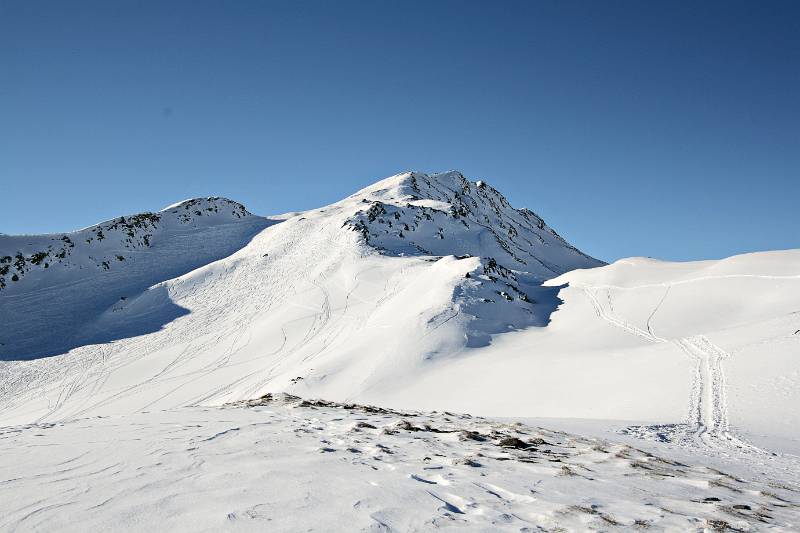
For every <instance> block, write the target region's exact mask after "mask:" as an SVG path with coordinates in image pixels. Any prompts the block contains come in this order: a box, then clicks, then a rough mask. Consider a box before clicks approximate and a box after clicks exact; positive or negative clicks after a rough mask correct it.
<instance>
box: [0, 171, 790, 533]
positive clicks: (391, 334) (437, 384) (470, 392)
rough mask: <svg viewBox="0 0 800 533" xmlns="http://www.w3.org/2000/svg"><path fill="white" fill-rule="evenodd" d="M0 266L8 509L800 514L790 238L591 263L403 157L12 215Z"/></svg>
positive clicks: (644, 523) (16, 525) (25, 515)
mask: <svg viewBox="0 0 800 533" xmlns="http://www.w3.org/2000/svg"><path fill="white" fill-rule="evenodd" d="M0 268H2V270H0V275H1V276H0V280H1V281H2V282H1V283H0V425H2V426H3V427H2V428H0V451H1V452H2V454H3V455H2V456H3V458H4V459H3V460H2V461H0V492H2V495H1V496H0V511H2V512H1V513H0V516H2V520H3V521H1V522H0V524H2V525H0V527H3V528H5V529H8V530H15V529H19V530H30V529H40V530H44V529H47V530H50V529H73V530H86V529H92V530H103V529H117V528H124V529H134V530H144V529H150V530H152V529H153V528H159V529H161V528H163V529H184V530H192V531H195V530H219V529H228V528H230V529H236V528H246V529H257V530H264V529H268V530H280V531H296V530H299V529H316V530H330V529H331V528H333V529H340V530H344V531H352V530H360V529H375V530H398V531H406V530H415V529H416V530H428V529H434V528H438V527H464V528H467V529H470V530H482V531H494V530H499V529H509V530H515V531H520V530H526V529H525V528H528V529H527V530H530V531H536V530H546V531H551V530H559V528H563V529H567V530H585V529H600V530H607V529H611V528H637V527H650V528H651V529H653V530H665V529H666V530H676V529H677V530H702V529H703V528H708V529H710V530H714V529H717V530H724V529H725V528H726V527H730V528H731V529H732V530H739V531H754V530H758V529H761V528H766V527H770V528H773V529H774V530H785V531H792V530H796V529H798V528H800V518H798V513H799V511H798V507H797V505H798V503H799V502H800V479H798V477H800V476H799V475H798V472H800V465H799V464H798V459H797V458H798V456H800V429H799V428H800V414H798V413H800V392H798V391H799V390H800V387H799V385H800V383H799V382H800V250H787V251H779V252H764V253H755V254H746V255H741V256H736V257H732V258H728V259H724V260H719V261H701V262H689V263H668V262H662V261H657V260H653V259H646V258H630V259H623V260H620V261H617V262H615V263H613V264H611V265H605V264H604V263H602V262H601V261H598V260H596V259H594V258H592V257H589V256H587V255H585V254H583V253H582V252H580V251H579V250H577V249H576V248H574V247H573V246H571V245H570V244H569V243H567V242H566V241H565V240H564V239H563V238H561V237H560V236H559V235H558V234H557V233H556V232H555V231H554V230H553V229H552V228H550V227H549V226H548V225H547V224H546V223H545V222H544V221H543V220H542V219H541V218H540V217H538V216H537V215H536V214H534V213H533V212H532V211H529V210H527V209H514V208H513V207H512V206H511V205H510V204H509V202H508V201H507V200H506V199H505V198H504V197H503V196H502V194H500V193H499V192H498V191H496V190H495V189H493V188H492V187H491V186H490V185H488V184H486V183H484V182H470V181H468V180H467V179H466V178H464V177H463V176H462V175H461V174H460V173H457V172H448V173H444V174H434V175H427V174H422V173H403V174H399V175H397V176H392V177H390V178H387V179H385V180H383V181H380V182H378V183H376V184H374V185H372V186H370V187H367V188H365V189H363V190H361V191H358V192H357V193H355V194H353V195H352V196H350V197H348V198H346V199H344V200H342V201H341V202H337V203H335V204H332V205H329V206H326V207H323V208H320V209H316V210H311V211H307V212H302V213H290V214H286V215H282V216H276V217H270V218H263V217H259V216H255V215H252V214H251V213H249V212H247V210H246V209H245V208H244V207H243V206H242V205H241V204H238V203H236V202H232V201H230V200H226V199H222V198H208V199H196V200H187V201H184V202H180V203H178V204H175V205H172V206H170V207H168V208H166V209H164V210H162V211H160V212H158V213H144V214H140V215H133V216H127V217H120V218H119V219H115V220H112V221H109V222H105V223H102V224H99V225H97V226H92V227H90V228H86V229H84V230H80V231H78V232H72V233H66V234H55V235H39V236H7V235H0ZM279 392H287V393H291V394H293V395H297V396H300V397H303V398H323V399H325V400H326V401H338V402H350V403H353V404H354V405H346V406H343V405H338V404H328V403H325V402H316V403H313V402H312V403H309V402H305V403H304V404H301V402H300V400H294V399H291V398H288V399H287V398H284V397H276V396H267V399H265V400H258V401H254V400H253V399H256V398H260V397H262V396H263V395H265V394H268V393H273V394H274V393H279ZM248 401H250V403H247V402H248ZM237 402H238V403H237ZM355 404H358V405H355ZM363 404H374V405H380V406H383V407H391V408H394V409H399V410H402V411H393V410H381V409H372V410H369V409H365V408H364V407H361V405H363ZM407 410H415V411H414V412H413V413H412V412H409V411H407ZM434 411H436V412H434ZM443 411H450V412H457V413H470V415H472V416H468V415H452V414H442V412H443ZM476 416H485V417H487V418H486V419H480V418H473V417H476ZM403 421H406V423H403ZM359 422H363V423H366V424H369V425H372V426H375V428H368V427H360V428H357V427H355V426H356V425H357V424H358V423H359ZM515 422H522V423H523V424H525V425H519V426H515V425H513V424H514V423H515ZM398 424H400V426H402V427H401V428H400V429H392V428H396V427H399V426H398ZM425 424H428V425H429V426H430V428H435V429H433V430H432V429H425ZM408 426H412V427H416V428H417V429H420V431H417V430H414V429H408ZM536 426H542V427H545V428H557V429H558V430H559V431H555V430H548V429H537V427H536ZM403 428H405V429H403ZM436 428H438V429H436ZM441 431H446V432H444V433H443V432H441ZM564 431H565V432H567V433H563V432H564ZM469 432H477V433H478V434H479V435H480V436H481V439H482V440H481V439H478V440H475V439H470V438H467V435H469V434H470V433H469ZM575 434H580V435H582V436H576V435H575ZM459 436H460V437H461V438H459ZM511 437H514V438H518V439H521V440H523V441H524V442H526V443H528V444H530V443H529V442H528V441H529V440H530V439H537V438H539V439H543V440H544V441H546V442H547V443H548V444H541V443H540V444H536V445H535V446H532V447H530V446H527V444H526V446H523V447H520V446H521V445H519V443H517V445H516V447H513V446H512V447H511V448H508V447H503V446H500V445H499V443H500V441H502V440H503V439H507V438H511ZM204 439H205V440H204ZM534 448H535V449H534ZM545 450H547V451H545ZM479 454H481V455H479ZM426 458H427V459H426ZM470 462H475V463H476V464H479V465H480V466H475V465H471V464H470ZM656 481H658V483H655V482H656ZM198 504H199V505H198ZM331 524H334V525H333V526H331ZM537 528H538V529H537Z"/></svg>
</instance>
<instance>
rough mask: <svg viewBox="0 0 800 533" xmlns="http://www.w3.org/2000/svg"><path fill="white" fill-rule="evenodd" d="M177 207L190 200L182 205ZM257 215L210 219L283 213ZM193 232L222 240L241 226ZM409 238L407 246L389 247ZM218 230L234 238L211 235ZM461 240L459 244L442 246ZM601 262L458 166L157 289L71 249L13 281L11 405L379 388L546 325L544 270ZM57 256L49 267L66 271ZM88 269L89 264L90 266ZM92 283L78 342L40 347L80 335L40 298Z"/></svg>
mask: <svg viewBox="0 0 800 533" xmlns="http://www.w3.org/2000/svg"><path fill="white" fill-rule="evenodd" d="M447 200H449V201H450V203H448V202H447ZM451 208H452V209H451ZM173 210H177V211H179V213H178V215H179V214H180V209H176V208H170V209H168V210H167V213H169V214H171V215H173V213H172V211H173ZM176 216H177V215H176ZM164 218H166V216H165V217H164ZM251 218H254V217H249V216H246V217H243V218H242V219H238V218H237V220H235V221H230V222H231V223H230V224H222V225H220V226H216V225H210V226H209V228H211V230H214V231H229V230H230V229H231V228H232V229H235V230H236V231H240V228H244V229H246V230H247V232H245V235H246V237H248V238H249V237H250V235H251V233H250V232H251V231H252V228H253V225H255V226H256V227H258V226H261V227H263V226H267V225H268V224H269V223H270V221H268V220H264V219H254V220H253V222H252V223H250V222H247V223H244V222H242V220H250V219H251ZM220 227H222V228H223V229H222V230H220V229H219V228H220ZM406 228H408V229H406ZM90 231H92V230H90ZM501 232H502V233H501ZM106 233H108V230H106ZM165 234H167V235H168V234H169V232H167V231H166V230H165ZM193 234H195V235H196V236H197V239H198V241H202V242H203V243H206V245H207V246H208V247H209V248H211V249H213V251H214V253H215V254H218V255H222V253H223V252H224V251H227V250H229V248H228V245H229V244H230V243H231V242H232V241H234V240H235V239H230V238H229V237H228V236H227V234H226V237H225V239H220V240H218V241H217V240H211V239H209V238H208V236H207V235H203V234H201V232H195V233H193ZM401 234H402V236H401ZM12 239H14V238H12ZM16 239H19V237H17V238H16ZM40 239H45V238H44V237H42V238H40ZM198 241H195V242H198ZM395 241H402V243H403V245H404V246H405V247H400V246H397V247H395V248H391V247H390V246H389V245H390V244H391V243H392V242H395ZM123 242H124V241H123ZM220 242H221V243H222V244H224V245H225V246H224V247H223V249H222V250H221V249H219V247H217V248H214V247H213V246H212V245H216V244H217V243H220ZM152 243H153V245H154V246H155V245H156V243H157V241H156V238H155V236H154V237H153V238H152ZM239 243H240V241H239ZM12 244H14V243H13V242H12ZM168 244H169V243H167V242H165V244H164V245H163V249H168V250H169V251H170V252H179V253H176V254H175V255H177V256H179V257H182V258H184V260H185V258H186V256H187V255H189V256H193V253H192V254H187V252H186V249H185V248H183V249H177V250H176V248H177V247H173V248H168ZM87 245H89V243H87ZM422 248H424V249H425V251H422V250H421V249H422ZM163 249H162V250H163ZM446 250H449V251H450V253H451V255H447V256H435V255H433V256H432V255H430V254H431V253H437V252H438V253H444V252H445V251H446ZM481 250H483V251H484V252H486V253H484V254H482V256H481V257H477V256H473V255H472V254H476V253H478V252H480V251H481ZM147 251H148V252H152V253H151V255H149V256H147V257H148V258H152V260H150V261H148V262H147V263H145V260H139V261H125V262H124V264H125V266H126V267H127V265H128V264H135V263H137V262H138V263H139V264H149V265H152V264H158V265H161V264H162V262H163V260H162V255H164V253H163V252H162V251H161V250H156V249H150V248H148V249H147ZM156 252H157V253H156ZM192 252H193V250H192ZM6 253H8V254H9V255H12V254H13V253H14V252H13V250H9V252H6ZM114 253H116V251H115V252H114ZM490 254H491V255H490ZM23 255H25V253H24V252H23ZM92 259H93V257H92ZM121 263H123V262H121ZM597 264H600V263H599V262H598V261H596V260H594V259H592V258H589V257H587V256H585V255H584V254H582V253H580V252H579V251H577V250H576V249H574V248H573V247H571V246H570V245H569V244H567V243H566V242H565V241H564V240H563V239H561V238H560V237H559V236H558V235H557V234H556V233H555V232H554V231H552V230H551V229H550V228H549V227H548V226H546V225H545V224H544V222H542V221H541V219H540V218H538V217H537V216H536V215H534V214H532V213H531V212H529V211H527V210H519V211H518V210H515V209H513V208H511V207H510V206H509V204H508V202H507V201H506V200H505V199H504V198H503V197H502V196H501V195H500V194H499V193H498V192H497V191H495V190H494V189H492V188H491V187H489V186H488V185H485V184H481V185H480V186H479V185H477V184H475V183H470V182H468V181H467V180H466V179H464V178H463V176H461V175H460V174H459V173H455V172H452V173H446V174H439V175H434V176H427V175H423V174H417V173H406V174H401V175H398V176H394V177H391V178H388V179H386V180H384V181H381V182H379V183H377V184H376V185H374V186H372V187H368V188H366V189H364V190H362V191H359V192H358V193H356V194H354V195H352V196H351V197H349V198H347V199H345V200H343V201H342V202H338V203H336V204H333V205H331V206H327V207H324V208H321V209H318V210H314V211H309V212H305V213H300V214H297V215H294V216H288V217H287V218H286V219H285V220H284V221H283V222H280V223H278V224H274V225H271V226H269V227H266V229H263V230H262V231H261V232H260V233H258V234H257V235H255V236H254V237H253V238H252V240H250V241H249V242H248V243H247V245H246V246H243V247H242V248H241V249H239V250H238V251H237V252H235V253H233V254H232V255H230V256H229V257H227V258H225V259H222V260H220V261H216V262H212V263H210V264H208V265H206V266H203V267H200V268H197V269H195V270H193V271H191V272H188V273H186V274H183V275H181V276H178V277H175V278H173V279H169V280H166V281H163V282H161V283H158V284H156V285H153V286H151V287H149V288H147V289H146V290H140V289H139V290H137V287H132V286H130V285H127V286H121V285H118V284H115V283H112V282H109V285H108V287H109V288H108V290H106V289H103V290H100V289H97V288H93V289H91V290H90V291H87V289H86V286H85V285H81V284H86V283H97V282H98V281H97V280H106V279H109V280H110V279H112V278H111V276H110V275H109V272H114V270H110V271H108V272H106V271H105V270H104V269H103V268H102V267H99V268H98V267H95V268H94V269H92V270H89V269H87V268H84V269H80V268H79V269H77V270H76V269H74V268H73V269H72V270H69V269H67V268H66V267H64V269H63V271H64V273H63V275H64V276H66V275H68V274H70V275H74V276H77V277H78V279H77V280H76V281H75V283H60V284H59V283H58V282H59V281H60V280H57V279H56V281H53V282H52V283H51V284H49V285H47V284H45V285H44V286H37V285H36V284H34V283H33V282H34V281H38V280H36V278H34V277H33V274H28V275H27V276H26V277H25V278H23V279H22V280H21V281H19V282H15V283H18V284H19V286H18V287H17V286H11V285H9V286H8V287H7V288H6V291H7V292H5V293H4V294H3V296H2V297H3V312H2V313H3V315H2V316H3V321H4V323H5V324H8V325H9V326H8V327H7V328H5V329H4V340H3V341H2V342H3V343H4V346H3V350H4V351H3V357H4V359H6V360H9V361H7V362H5V363H3V365H2V366H1V367H0V371H2V373H3V383H4V390H3V391H2V404H1V405H0V410H1V411H2V414H0V417H2V419H3V420H6V421H19V422H25V421H32V420H55V419H62V418H64V417H72V416H82V415H84V414H86V413H97V414H101V413H106V412H108V413H116V412H129V411H130V410H134V411H135V410H138V409H142V408H145V407H148V406H149V407H159V408H160V407H167V406H169V407H174V406H178V405H185V404H187V403H198V402H201V403H217V404H218V403H222V402H225V401H230V400H236V399H243V398H249V397H252V396H254V395H257V394H259V393H261V392H263V391H265V390H270V389H274V388H276V387H288V386H290V385H291V384H292V383H298V382H299V381H303V383H304V387H311V388H316V389H317V390H318V392H319V393H320V394H326V395H331V397H338V398H340V397H345V396H348V395H353V394H359V393H361V392H365V391H367V390H370V389H374V390H381V389H382V388H383V387H384V386H385V385H387V384H390V383H391V382H393V381H395V380H397V379H398V378H400V377H403V376H413V375H414V374H415V373H417V372H419V371H420V369H422V368H424V367H425V364H426V361H429V360H432V359H437V358H446V357H452V356H454V354H456V353H458V352H459V351H462V350H464V349H466V348H467V347H470V346H481V345H486V344H487V343H488V342H489V339H490V336H491V335H492V334H496V333H499V332H504V331H509V330H512V329H522V328H525V327H528V326H534V325H536V326H543V325H545V324H546V323H547V322H548V320H549V316H550V314H551V313H552V311H553V310H554V309H555V308H556V306H557V304H558V299H557V297H556V293H557V290H556V289H550V288H544V287H541V286H540V282H541V280H542V279H543V278H544V277H545V276H547V275H553V274H554V273H558V272H565V271H567V270H569V269H572V268H575V267H579V266H595V265H597ZM115 267H117V266H116V265H115ZM159 268H160V267H159ZM53 269H54V267H51V269H50V270H53ZM524 269H527V270H524ZM50 270H48V271H47V272H45V271H44V270H41V271H38V272H36V274H39V275H40V277H41V278H42V279H44V278H45V277H48V278H47V279H48V280H49V279H51V278H52V279H55V276H52V275H51V273H50ZM87 270H89V272H90V273H91V274H92V275H87V276H85V277H84V276H83V275H82V274H83V272H86V271H87ZM148 272H152V271H148ZM158 273H159V276H158V277H159V278H160V277H163V274H162V273H161V271H160V270H159V272H158ZM58 274H60V272H59V273H58ZM100 274H101V275H102V276H101V275H100ZM130 277H131V276H130V274H129V273H128V272H124V276H122V272H121V277H119V278H117V279H123V280H125V283H128V281H127V280H129V279H130ZM26 284H27V287H26ZM73 286H77V287H78V288H75V289H71V288H70V287H73ZM9 288H10V289H11V291H9ZM26 288H27V291H26V290H25V289H26ZM65 288H66V290H65ZM14 290H16V292H13V291H14ZM87 292H89V293H90V294H91V295H93V296H94V295H95V294H101V295H104V299H103V300H102V301H98V302H97V304H96V305H95V304H93V305H94V307H92V309H91V310H92V313H88V314H87V313H81V314H80V315H77V314H76V316H75V318H74V319H71V321H70V320H66V321H65V324H66V325H70V327H71V326H72V325H75V326H77V327H75V330H76V331H75V332H74V333H72V334H71V335H68V336H66V337H67V338H69V339H70V341H71V342H70V343H69V344H68V345H67V346H66V347H71V346H76V347H75V348H74V349H72V350H70V351H69V352H68V353H66V354H64V355H63V356H58V357H57V358H56V359H41V358H38V359H34V358H33V357H32V356H35V355H50V354H52V353H53V351H54V350H53V348H54V347H56V348H57V347H60V346H62V345H59V344H58V343H59V342H61V339H62V338H63V337H65V336H64V335H61V334H56V333H51V332H45V333H44V335H42V336H41V337H40V336H38V335H33V334H31V332H33V331H39V330H43V329H46V328H45V327H44V326H43V324H46V325H48V326H49V325H50V324H53V326H54V327H55V328H58V327H59V324H56V322H55V320H54V319H53V318H52V316H40V315H38V313H39V308H40V306H42V305H43V304H42V302H43V301H46V300H48V299H50V300H51V301H52V295H53V294H54V293H57V294H58V301H59V302H60V306H61V307H62V308H63V309H75V307H74V305H82V302H83V299H85V298H86V294H87ZM123 295H124V296H125V297H126V298H125V299H124V300H121V299H120V297H121V296H123ZM90 300H99V299H98V298H94V297H93V298H90ZM102 305H105V306H106V307H104V308H102ZM32 317H35V319H32ZM65 327H66V326H65ZM84 340H86V342H81V341H84ZM109 340H110V341H112V342H108V341H109ZM20 359H30V360H28V361H21V360H20ZM296 378H302V379H301V380H298V379H296Z"/></svg>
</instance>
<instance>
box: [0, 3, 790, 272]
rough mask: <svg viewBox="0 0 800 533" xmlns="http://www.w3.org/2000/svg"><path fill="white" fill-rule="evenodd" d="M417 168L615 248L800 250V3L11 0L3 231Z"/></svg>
mask: <svg viewBox="0 0 800 533" xmlns="http://www.w3.org/2000/svg"><path fill="white" fill-rule="evenodd" d="M409 169H414V170H421V171H427V172H434V171H443V170H449V169H457V170H461V171H462V172H463V173H464V174H466V175H467V176H468V177H470V178H471V179H473V180H474V179H484V180H486V181H487V182H488V183H490V184H492V185H494V186H495V187H497V188H498V189H499V190H500V191H501V192H503V193H504V194H505V195H506V196H507V197H508V198H509V200H510V201H511V203H512V204H513V205H515V206H517V207H529V208H531V209H533V210H534V211H536V212H537V213H539V214H540V215H542V216H543V217H544V218H545V220H546V221H547V222H548V223H550V224H551V225H552V226H553V227H554V228H556V230H557V231H559V232H560V233H561V234H562V235H564V236H565V237H566V238H567V239H568V240H570V241H571V242H572V243H574V244H575V245H577V246H578V247H580V248H582V249H583V250H584V251H586V252H588V253H590V254H592V255H595V256H597V257H600V258H602V259H605V260H613V259H616V258H619V257H624V256H630V255H648V256H654V257H660V258H665V259H677V260H685V259H698V258H715V257H723V256H728V255H732V254H735V253H740V252H745V251H754V250H765V249H775V248H792V247H800V2H796V1H788V2H781V1H777V0H770V1H768V2H759V1H756V0H752V1H747V2H737V1H724V2H719V3H714V2H693V1H692V2H690V1H677V2H666V1H665V2H660V3H656V2H641V1H638V0H637V1H631V2H620V1H603V2H597V1H587V2H566V1H527V2H509V1H504V2H489V1H485V2H463V1H457V2H447V1H440V2H428V1H426V2H419V3H417V2H411V1H403V2H400V1H397V2H386V1H364V2H357V3H349V2H342V1H336V2H328V1H326V2H290V1H286V2H267V1H258V2H256V1H244V0H242V1H217V2H209V1H202V0H191V1H185V2H184V1H177V0H169V1H124V0H114V1H111V2H109V1H107V0H99V1H80V0H79V1H75V2H62V1H51V2H39V1H30V0H19V1H17V0H0V232H5V233H36V232H48V231H66V230H71V229H77V228H79V227H83V226H87V225H90V224H93V223H95V222H99V221H101V220H105V219H108V218H112V217H114V216H118V215H120V214H129V213H135V212H139V211H145V210H156V209H159V208H161V207H164V206H166V205H168V204H170V203H173V202H175V201H178V200H181V199H184V198H188V197H194V196H208V195H221V196H227V197H229V198H232V199H235V200H238V201H241V202H242V203H244V204H245V205H246V206H247V207H248V208H249V209H250V210H251V211H253V212H255V213H257V214H262V215H267V214H274V213H280V212H285V211H293V210H302V209H308V208H312V207H318V206H322V205H324V204H327V203H330V202H333V201H336V200H339V199H341V198H343V197H344V196H347V195H349V194H351V193H352V192H354V191H355V190H357V189H358V188H360V187H362V186H365V185H367V184H369V183H371V182H373V181H376V180H377V179H379V178H382V177H385V176H388V175H391V174H395V173H397V172H400V171H403V170H409Z"/></svg>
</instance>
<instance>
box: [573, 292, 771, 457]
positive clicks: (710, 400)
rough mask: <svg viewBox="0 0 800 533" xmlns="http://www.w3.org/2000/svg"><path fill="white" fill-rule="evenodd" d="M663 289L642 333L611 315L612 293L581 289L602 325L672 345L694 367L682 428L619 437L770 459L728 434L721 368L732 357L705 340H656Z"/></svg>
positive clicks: (643, 429)
mask: <svg viewBox="0 0 800 533" xmlns="http://www.w3.org/2000/svg"><path fill="white" fill-rule="evenodd" d="M664 286H665V287H666V290H665V292H664V295H663V296H662V297H661V299H660V300H659V301H658V303H657V304H656V306H655V307H654V308H653V311H652V312H651V313H650V315H649V316H648V318H647V326H646V327H647V329H646V330H644V329H641V328H639V327H637V326H635V325H634V324H631V323H630V322H629V321H627V320H625V319H624V318H622V317H620V316H618V315H616V314H615V312H614V308H613V304H612V299H611V289H612V288H615V287H613V286H606V285H604V286H596V287H592V286H581V288H582V290H583V294H584V295H585V296H586V297H587V299H588V300H589V302H590V303H591V304H592V308H593V309H594V312H595V314H596V315H597V316H598V317H599V318H600V319H602V320H604V321H606V322H608V323H609V324H611V325H612V326H614V327H616V328H619V329H622V330H623V331H625V332H627V333H630V334H632V335H636V336H638V337H640V338H642V339H645V340H648V341H650V342H653V343H665V342H671V343H672V344H674V345H676V346H677V347H678V348H680V350H681V351H682V352H683V353H684V354H685V355H687V356H688V357H689V359H690V360H691V361H692V362H693V363H694V370H693V372H692V384H691V394H690V397H689V405H688V415H687V418H686V421H685V423H684V424H667V425H657V426H632V427H628V428H625V429H624V430H623V433H625V434H634V435H639V436H642V437H647V438H653V437H655V438H657V439H658V440H662V441H668V442H677V443H681V444H687V445H690V446H695V447H701V448H706V449H709V450H712V451H715V452H719V453H722V454H724V455H729V454H730V452H737V453H754V454H759V455H764V454H768V452H766V451H764V450H762V449H760V448H757V447H756V446H753V445H752V444H749V443H747V442H746V441H744V440H743V439H742V438H740V437H738V436H737V435H735V434H734V433H733V432H732V431H731V427H730V422H729V420H728V402H727V390H726V383H725V371H724V368H723V361H724V360H725V359H727V358H728V357H730V354H729V353H727V352H726V351H725V350H723V349H722V348H720V347H719V346H717V345H716V344H714V343H712V342H711V341H710V340H709V339H708V338H707V337H706V336H704V335H694V336H691V337H682V338H678V339H671V340H670V339H665V338H663V337H660V336H658V335H656V334H655V332H654V329H653V325H652V322H653V318H654V317H655V315H656V313H657V312H658V309H659V308H660V307H661V305H662V304H663V303H664V300H666V298H667V296H668V294H669V289H670V285H664ZM648 287H649V286H648ZM601 291H602V292H603V293H604V298H599V297H598V293H600V292H601ZM603 299H605V300H606V301H607V302H608V308H609V309H606V307H605V306H604V305H603V304H602V303H601V301H602V300H603Z"/></svg>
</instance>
